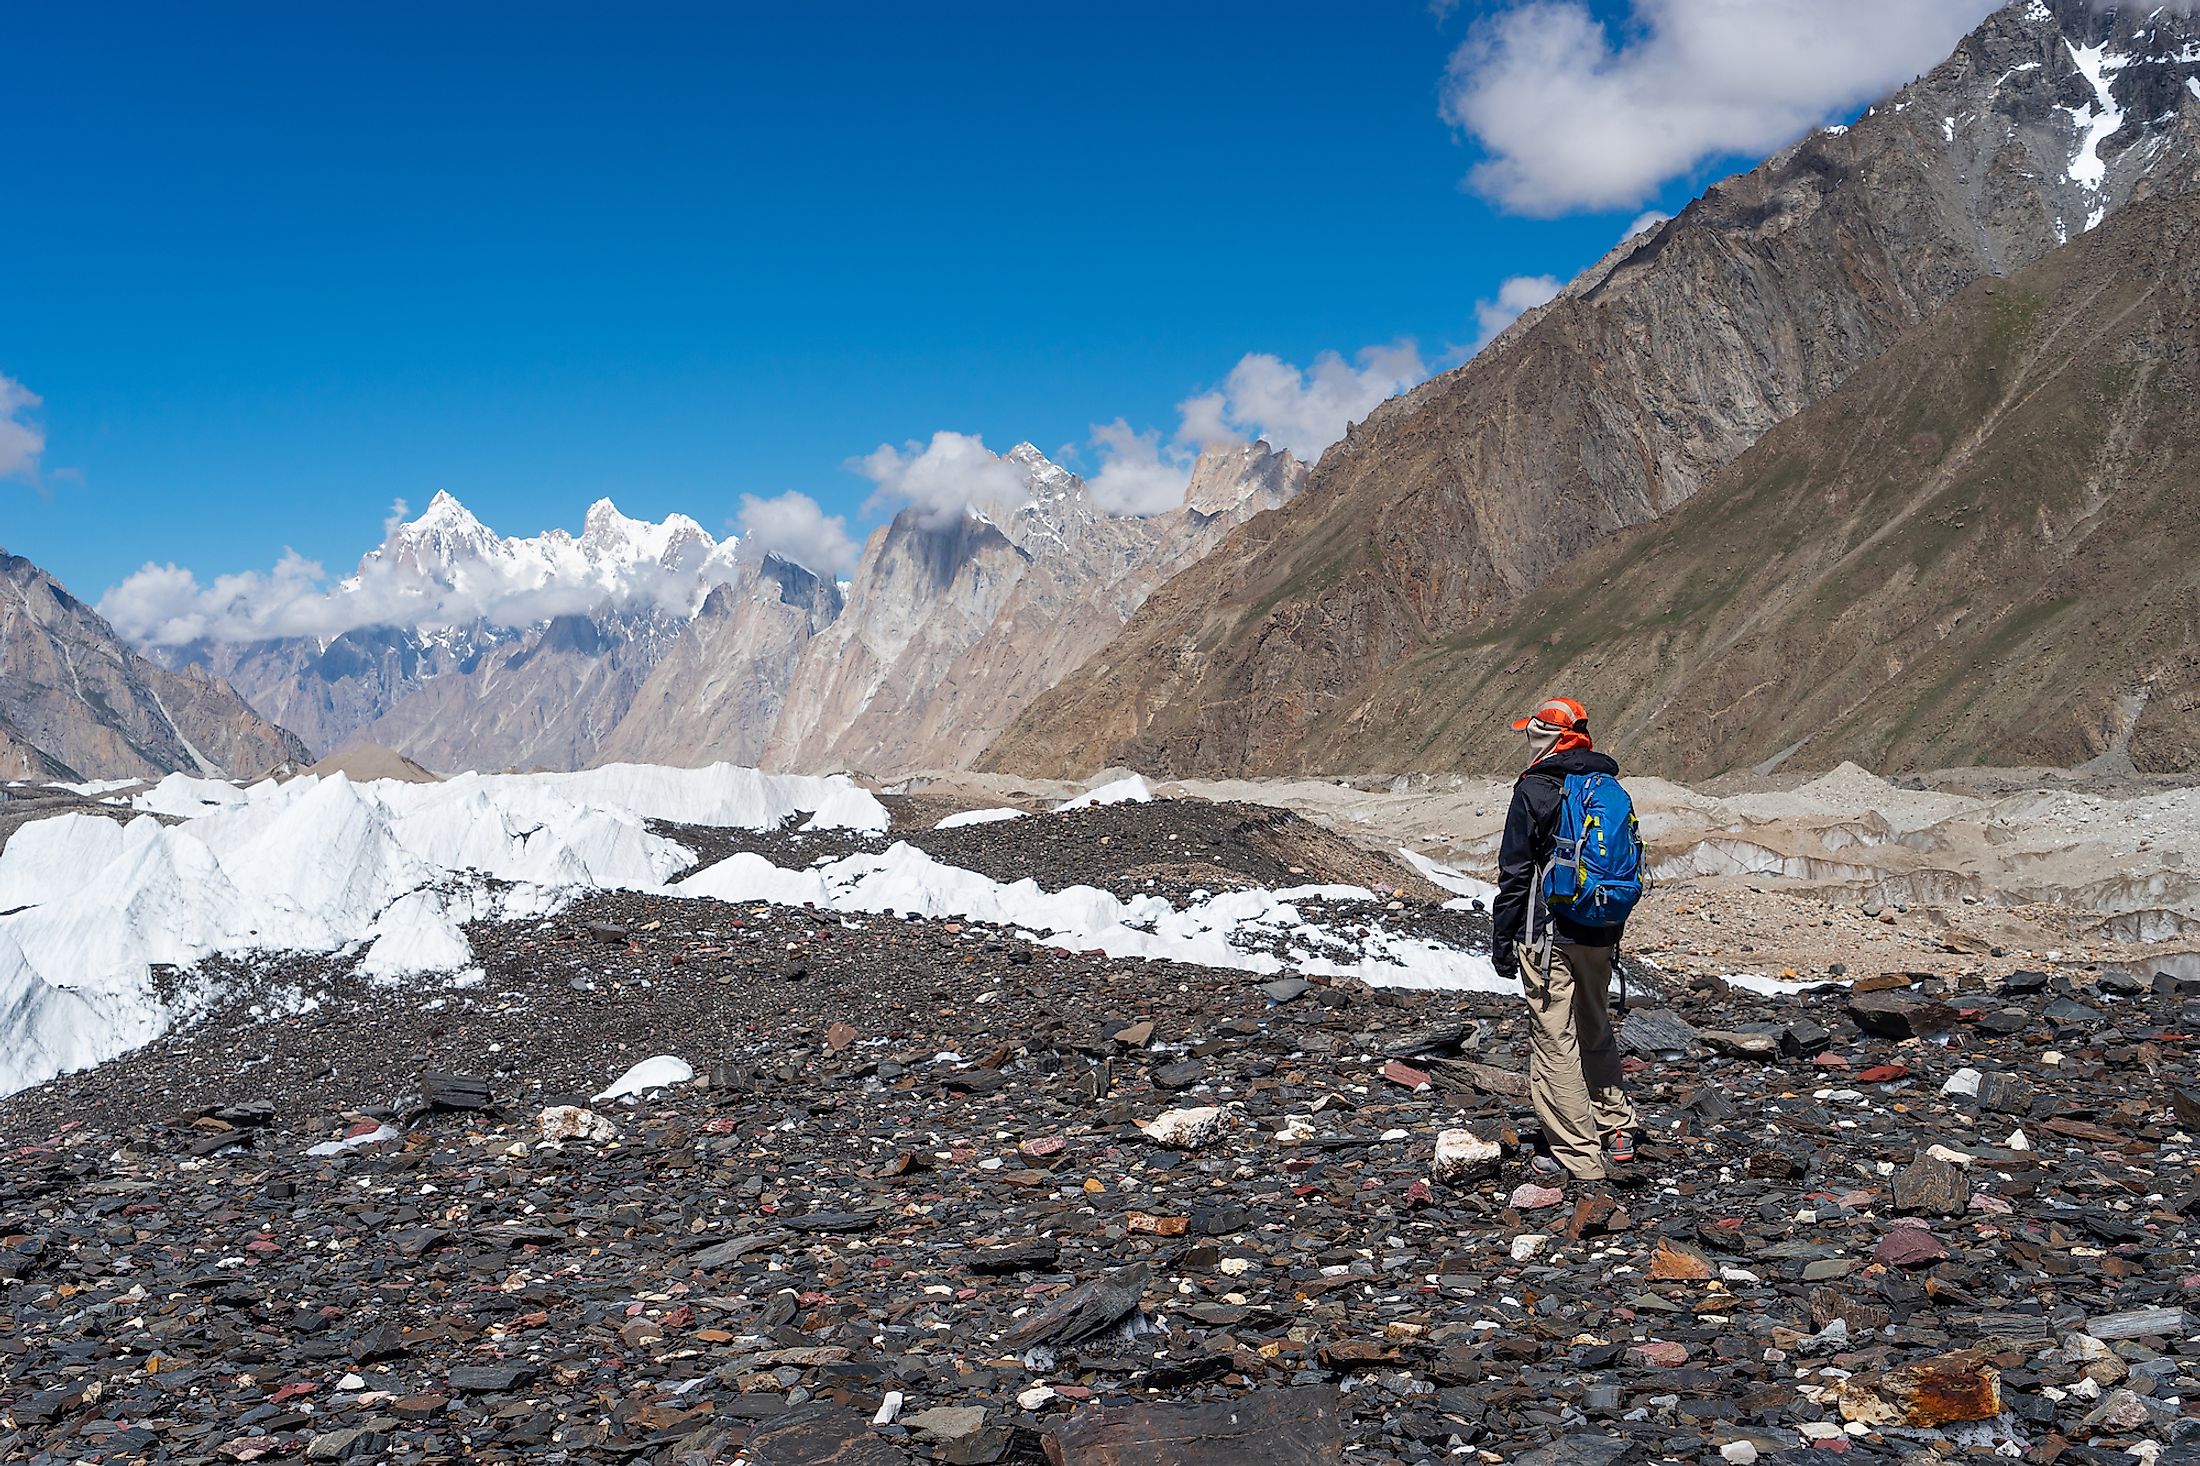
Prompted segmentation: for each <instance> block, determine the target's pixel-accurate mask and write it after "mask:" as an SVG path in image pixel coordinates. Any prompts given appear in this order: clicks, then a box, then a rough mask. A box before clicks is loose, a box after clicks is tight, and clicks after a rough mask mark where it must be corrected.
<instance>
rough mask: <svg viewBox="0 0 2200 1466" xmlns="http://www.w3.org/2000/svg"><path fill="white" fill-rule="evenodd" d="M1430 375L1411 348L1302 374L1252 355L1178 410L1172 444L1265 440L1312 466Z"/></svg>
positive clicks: (1330, 359) (1365, 353) (1317, 366)
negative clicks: (1352, 430) (1360, 424)
mask: <svg viewBox="0 0 2200 1466" xmlns="http://www.w3.org/2000/svg"><path fill="white" fill-rule="evenodd" d="M1427 375H1428V367H1427V366H1426V364H1424V363H1423V362H1422V360H1421V353H1420V351H1419V350H1418V349H1417V348H1416V347H1415V346H1414V344H1413V343H1412V342H1410V341H1399V342H1394V343H1392V344H1391V345H1388V346H1368V347H1363V348H1361V350H1360V351H1359V352H1358V353H1357V354H1356V355H1355V356H1354V358H1353V360H1351V361H1347V360H1345V358H1344V357H1343V356H1341V355H1339V354H1338V353H1336V352H1334V351H1324V352H1322V353H1321V354H1320V355H1318V356H1316V357H1315V358H1314V361H1313V364H1312V365H1311V366H1307V367H1304V368H1301V367H1297V366H1294V365H1292V364H1291V363H1290V362H1287V361H1285V360H1283V359H1282V358H1281V357H1278V356H1273V355H1270V354H1269V353H1267V352H1249V353H1247V354H1246V355H1245V356H1243V357H1241V358H1239V360H1238V364H1237V365H1236V366H1234V367H1232V368H1230V374H1229V375H1228V376H1227V377H1225V378H1223V381H1222V385H1221V386H1220V387H1217V388H1215V389H1213V390H1212V391H1208V392H1202V393H1199V394H1198V395H1196V396H1193V397H1190V398H1187V399H1185V401H1184V402H1183V403H1181V404H1180V405H1179V407H1178V409H1177V410H1178V412H1179V414H1180V415H1181V419H1182V425H1181V426H1180V427H1179V429H1178V431H1177V441H1178V442H1180V443H1184V444H1189V445H1191V446H1194V447H1204V446H1206V445H1207V444H1209V443H1230V442H1245V441H1249V440H1251V439H1254V438H1264V439H1266V440H1267V441H1268V442H1269V443H1270V444H1271V445H1273V446H1275V447H1278V448H1287V449H1289V450H1290V451H1291V452H1292V453H1293V454H1294V455H1296V456H1297V457H1299V458H1301V459H1303V460H1305V461H1306V462H1308V463H1311V462H1313V461H1314V460H1315V459H1317V458H1319V457H1321V455H1322V450H1324V449H1326V448H1327V447H1328V446H1329V445H1330V444H1331V443H1334V442H1336V441H1337V440H1338V439H1339V438H1341V437H1343V436H1344V434H1345V429H1346V428H1348V427H1350V426H1351V425H1352V424H1354V423H1356V422H1359V421H1360V420H1361V419H1363V418H1365V417H1366V416H1367V415H1368V414H1369V413H1370V412H1373V411H1374V410H1375V408H1376V406H1377V405H1378V404H1380V403H1381V402H1383V401H1384V400H1385V399H1386V398H1390V397H1395V396H1397V395H1398V394H1399V393H1400V392H1403V391H1405V390H1406V389H1407V388H1408V387H1411V386H1413V385H1415V384H1416V383H1418V382H1419V381H1421V379H1422V378H1424V377H1426V376H1427Z"/></svg>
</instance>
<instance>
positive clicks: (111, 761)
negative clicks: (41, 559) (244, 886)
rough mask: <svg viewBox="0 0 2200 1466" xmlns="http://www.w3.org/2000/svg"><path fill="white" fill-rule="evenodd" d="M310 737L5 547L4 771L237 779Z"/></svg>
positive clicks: (290, 758) (297, 755)
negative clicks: (125, 636) (177, 668)
mask: <svg viewBox="0 0 2200 1466" xmlns="http://www.w3.org/2000/svg"><path fill="white" fill-rule="evenodd" d="M304 761H305V747H304V745H303V744H301V743H300V742H299V741H298V739H296V738H295V737H293V736H292V735H291V734H289V733H287V732H285V731H284V730H283V729H281V728H279V727H277V726H275V725H274V724H272V723H270V722H268V721H267V720H266V719H265V718H262V717H261V716H259V715H258V714H257V713H255V712H253V711H252V709H250V708H249V707H247V706H245V704H244V702H243V701H242V700H241V699H240V698H239V697H238V696H237V695H236V693H234V692H233V691H231V690H230V689H229V687H228V686H226V685H225V684H223V683H222V682H221V681H219V680H218V679H216V678H213V677H210V676H207V675H206V674H205V673H203V672H194V671H184V672H171V671H169V670H168V669H166V668H164V667H161V666H159V665H157V664H155V663H153V662H151V661H149V660H147V659H146V658H145V657H144V656H142V655H140V654H139V653H137V652H135V651H133V650H131V649H130V647H128V646H127V645H125V644H124V643H123V642H122V640H121V639H120V638H119V637H117V636H116V635H115V632H114V628H113V627H111V626H109V625H108V624H107V622H106V621H105V620H103V619H102V618H101V617H100V615H99V613H98V612H96V611H94V610H93V609H92V608H91V607H89V606H87V605H85V604H84V603H83V602H82V601H79V600H78V599H76V598H75V597H74V596H72V595H70V594H69V593H68V592H67V591H66V590H64V589H62V587H61V583H60V582H59V581H57V580H55V579H54V578H53V577H52V576H50V575H48V574H46V572H44V571H43V570H40V569H39V568H38V567H37V566H36V565H33V564H32V563H31V562H30V561H28V560H25V559H23V558H22V557H21V556H18V555H10V554H7V553H6V552H5V551H0V777H4V778H10V779H16V778H56V777H59V778H71V779H134V778H145V777H150V778H158V777H159V776H160V775H162V774H169V773H176V772H179V771H180V772H186V773H194V774H218V775H222V776H225V777H231V778H244V777H250V776H252V775H255V774H259V773H264V772H265V771H267V770H268V769H271V768H274V767H275V766H276V765H278V764H283V763H292V762H297V763H303V762H304Z"/></svg>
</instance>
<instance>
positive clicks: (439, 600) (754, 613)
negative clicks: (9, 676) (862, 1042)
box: [154, 443, 1305, 772]
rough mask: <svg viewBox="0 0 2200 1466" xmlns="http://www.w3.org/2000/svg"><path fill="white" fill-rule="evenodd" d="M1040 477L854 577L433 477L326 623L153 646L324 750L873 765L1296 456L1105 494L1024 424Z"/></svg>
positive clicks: (1117, 614) (1189, 540) (983, 704)
mask: <svg viewBox="0 0 2200 1466" xmlns="http://www.w3.org/2000/svg"><path fill="white" fill-rule="evenodd" d="M1003 461H1004V462H1005V463H1007V464H1008V465H1009V466H1011V467H1012V468H1014V469H1015V470H1016V473H1015V478H1016V480H1017V481H1018V482H1019V483H1021V484H1022V485H1023V489H1024V492H1023V493H1022V494H1020V495H1015V496H1011V497H1009V498H1006V499H999V500H986V501H982V502H980V503H977V504H974V505H973V506H972V507H971V508H970V509H969V510H968V511H967V512H965V513H963V514H961V515H960V516H956V517H952V518H950V519H949V520H948V522H946V523H937V522H935V518H934V516H931V515H927V514H921V513H918V512H916V511H914V510H912V511H906V512H904V513H902V514H901V515H899V516H897V517H896V518H895V519H894V520H893V522H892V523H890V524H889V525H887V526H886V527H885V528H883V529H881V530H880V531H878V532H877V533H876V534H874V535H873V536H872V538H871V541H870V543H869V544H868V545H867V546H866V547H865V549H864V553H863V557H862V559H861V561H860V562H859V564H858V565H857V568H856V570H855V572H854V574H853V576H852V577H851V579H850V581H849V582H848V583H847V584H846V585H841V584H837V583H835V582H834V581H832V580H829V579H826V578H823V577H821V576H819V575H816V574H814V573H812V572H811V571H810V570H808V569H806V568H804V567H803V566H800V565H796V564H794V563H792V562H791V561H789V560H786V559H784V558H782V557H780V556H778V555H774V554H768V553H764V552H761V551H759V550H757V549H756V548H754V547H753V546H751V545H748V544H746V543H744V542H742V541H740V540H738V539H735V538H728V539H726V540H723V541H720V540H716V539H714V538H713V537H712V536H711V535H710V534H709V533H708V532H706V531H705V530H704V529H703V528H702V527H701V526H700V525H699V524H697V523H696V522H695V521H694V520H692V519H689V518H687V517H685V516H682V515H674V516H672V517H671V518H670V519H668V520H666V521H665V522H663V523H661V524H653V523H648V522H645V521H640V520H634V519H629V518H627V517H626V516H624V515H622V514H620V513H619V512H618V510H617V509H616V508H615V507H614V506H613V505H612V504H611V503H610V502H609V501H608V500H605V501H600V502H598V503H597V504H595V505H594V506H592V507H591V508H590V509H589V511H588V516H587V522H586V525H585V527H584V528H583V530H582V532H581V534H580V535H579V536H577V537H576V536H573V535H569V534H567V533H565V532H564V531H562V530H551V531H549V532H547V533H545V534H541V535H537V536H533V537H530V538H519V539H507V538H504V537H501V536H499V535H498V534H497V533H496V532H495V531H493V530H491V529H490V528H488V527H487V526H486V525H484V524H482V523H481V521H480V520H478V519H476V518H475V517H474V516H473V515H472V514H471V513H469V512H468V511H467V510H466V508H465V507H464V506H463V505H461V504H460V503H459V502H458V501H457V500H456V499H454V498H452V497H451V496H450V495H448V494H439V495H437V496H436V498H435V500H434V501H433V502H432V503H430V504H429V505H428V507H427V509H426V510H425V511H424V512H422V513H421V514H420V515H419V516H418V517H417V518H415V519H412V520H410V521H407V522H404V523H400V524H397V525H395V526H393V527H392V528H391V530H390V531H389V534H388V536H387V538H386V539H385V540H384V542H383V543H382V544H381V545H379V546H377V547H376V548H375V549H373V550H370V551H368V552H367V554H366V555H365V556H364V557H362V559H361V561H360V563H359V568H358V570H357V572H356V573H355V574H353V575H352V576H350V577H348V578H347V579H345V580H344V581H343V582H341V583H340V584H339V585H338V586H337V587H335V588H334V589H333V590H332V591H331V592H329V594H328V595H327V596H326V597H325V598H324V601H323V602H322V603H320V604H317V605H313V606H308V607H305V608H303V609H301V610H296V611H294V612H293V615H294V617H299V618H303V619H308V620H311V619H314V618H320V619H324V620H325V621H326V622H327V624H328V625H329V627H330V628H331V632H330V634H328V635H325V636H324V635H287V636H271V637H262V638H255V639H248V640H213V639H203V638H202V639H199V640H195V641H191V642H187V643H184V644H182V645H178V646H174V647H167V648H160V649H156V651H155V653H154V654H155V655H157V656H159V657H160V658H161V659H162V660H163V661H164V662H166V663H167V664H169V665H170V666H173V667H178V668H195V669H200V670H202V671H203V672H206V673H210V674H212V675H214V676H218V677H220V678H223V679H226V680H227V681H228V682H229V683H230V684H231V685H233V686H234V687H236V689H237V690H238V692H239V693H240V694H241V695H242V696H243V697H244V698H245V700H246V701H247V702H249V703H250V704H252V706H254V707H255V708H257V709H259V710H260V711H261V712H262V713H264V714H265V715H266V716H267V717H269V718H270V719H272V720H274V721H275V722H277V723H280V724H281V725H283V726H284V727H287V728H290V729H292V730H293V731H295V732H296V733H297V734H298V735H299V736H300V737H301V738H302V739H303V740H304V741H305V742H306V744H307V745H308V746H309V747H310V748H312V750H313V751H314V752H315V753H316V754H321V753H327V752H330V751H332V750H335V749H338V748H341V747H343V746H345V745H346V744H351V743H361V742H368V743H378V744H383V745H386V746H388V747H391V748H394V749H396V750H398V751H399V752H401V753H404V754H406V755H407V756H409V757H411V758H413V759H416V760H418V761H419V762H421V763H423V764H425V765H427V766H428V767H430V768H437V769H460V768H550V769H567V768H578V767H582V766H585V765H588V764H593V763H599V762H604V761H609V760H629V761H643V762H658V763H670V764H702V763H710V762H714V761H717V760H726V761H729V762H736V763H761V764H764V765H766V766H769V767H787V768H794V767H800V768H805V769H817V768H827V767H836V768H838V767H854V768H861V769H865V770H869V771H875V772H895V771H900V770H905V769H915V768H929V767H949V766H955V765H959V764H964V763H967V762H968V761H969V760H970V759H972V758H974V757H976V755H977V754H978V753H979V751H980V750H982V749H983V748H984V747H985V745H986V744H987V743H988V742H989V741H991V739H992V738H993V736H994V735H995V734H997V733H998V732H999V731H1000V730H1001V728H1003V727H1004V726H1006V724H1007V722H1008V720H1009V719H1010V718H1012V717H1013V716H1014V715H1015V714H1016V712H1017V711H1018V710H1020V709H1021V708H1022V707H1023V705H1024V704H1025V703H1027V702H1029V701H1030V700H1031V699H1032V698H1033V697H1035V696H1037V695H1038V694H1039V693H1041V692H1043V691H1044V690H1045V689H1046V688H1047V687H1049V686H1051V685H1052V684H1053V682H1054V681H1055V680H1057V679H1059V678H1060V677H1063V676H1066V675H1067V674H1068V673H1069V672H1071V671H1072V670H1074V669H1075V668H1076V667H1077V666H1078V665H1079V664H1080V663H1081V662H1082V661H1083V660H1084V658H1085V657H1086V656H1088V655H1090V653H1091V652H1093V651H1094V650H1096V649H1098V648H1099V647H1101V646H1103V645H1105V644H1106V642H1107V641H1108V639H1109V638H1110V637H1111V636H1113V635H1114V634H1115V633H1116V632H1117V631H1118V630H1120V629H1121V628H1122V625H1123V623H1124V621H1125V620H1127V619H1128V617H1129V615H1130V613H1131V612H1132V611H1133V610H1135V609H1136V608H1137V606H1138V604H1139V602H1140V601H1141V600H1143V599H1144V597H1145V596H1146V595H1147V594H1148V593H1149V592H1151V591H1152V589H1153V588H1154V587H1155V586H1157V585H1159V584H1160V583H1161V582H1162V581H1163V580H1165V579H1166V578H1168V576H1169V575H1171V574H1173V573H1174V572H1176V571H1177V570H1180V569H1182V568H1183V567H1184V566H1185V565H1187V564H1189V563H1191V561H1193V560H1195V559H1197V558H1198V556H1199V555H1201V554H1203V553H1204V552H1205V551H1206V550H1207V549H1209V548H1211V547H1212V546H1213V545H1214V544H1215V543H1216V542H1217V541H1219V540H1220V539H1221V537H1222V535H1223V534H1224V533H1226V532H1227V531H1228V530H1229V529H1231V528H1232V527H1234V526H1235V525H1236V524H1238V523H1239V522H1241V521H1242V520H1243V519H1245V518H1246V517H1248V516H1250V515H1252V514H1255V513H1258V512H1259V511H1260V510H1262V509H1266V508H1271V507H1274V506H1275V505H1277V504H1280V503H1282V502H1284V501H1285V500H1286V499H1288V498H1289V497H1290V496H1291V495H1292V494H1293V493H1294V492H1296V490H1297V488H1298V486H1299V484H1300V483H1301V482H1302V481H1303V479H1304V477H1305V470H1304V468H1303V466H1302V465H1300V464H1299V463H1298V461H1297V460H1296V459H1294V458H1292V457H1291V456H1290V455H1289V454H1288V453H1280V452H1274V451H1271V450H1270V449H1268V448H1267V447H1266V446H1265V445H1261V444H1252V445H1246V446H1242V447H1230V448H1222V449H1217V450H1215V451H1213V452H1210V453H1208V454H1206V455H1205V456H1203V457H1202V458H1201V459H1200V460H1199V462H1198V463H1197V465H1196V466H1195V468H1194V470H1193V473H1192V477H1191V483H1190V485H1189V487H1188V489H1187V491H1186V495H1185V502H1184V504H1183V505H1181V506H1180V507H1178V508H1176V509H1174V510H1170V511H1168V512H1166V513H1163V514H1158V515H1153V516H1150V517H1143V518H1134V517H1125V516H1118V515H1111V514H1108V513H1105V512H1103V511H1102V510H1101V509H1100V508H1099V506H1097V505H1096V504H1095V503H1094V502H1093V500H1092V497H1091V496H1090V494H1088V493H1087V491H1086V489H1085V485H1084V483H1083V481H1082V480H1081V479H1079V478H1078V477H1077V475H1075V474H1073V473H1071V472H1069V471H1068V470H1066V469H1063V468H1061V467H1060V466H1058V465H1056V464H1054V463H1052V462H1050V461H1049V460H1048V459H1047V458H1046V457H1045V456H1044V455H1043V454H1041V453H1040V452H1039V451H1038V450H1037V449H1036V448H1033V447H1032V446H1031V445H1030V444H1028V443H1027V444H1022V445H1019V446H1018V447H1017V448H1015V449H1014V450H1012V451H1011V452H1009V453H1008V454H1006V455H1004V456H1003Z"/></svg>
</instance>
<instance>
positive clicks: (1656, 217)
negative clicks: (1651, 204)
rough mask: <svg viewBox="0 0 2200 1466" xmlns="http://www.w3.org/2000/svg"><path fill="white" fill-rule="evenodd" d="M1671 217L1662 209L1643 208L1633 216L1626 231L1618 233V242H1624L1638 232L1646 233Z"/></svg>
mask: <svg viewBox="0 0 2200 1466" xmlns="http://www.w3.org/2000/svg"><path fill="white" fill-rule="evenodd" d="M1672 217H1673V216H1672V215H1671V214H1668V213H1667V212H1665V210H1663V209H1645V210H1643V211H1642V212H1641V213H1639V214H1637V215H1636V216H1635V222H1634V223H1632V224H1630V225H1628V226H1627V232H1626V233H1624V234H1622V235H1620V242H1621V243H1622V244H1624V243H1626V242H1627V241H1628V240H1630V239H1633V238H1634V237H1635V236H1636V235H1638V234H1647V233H1649V232H1650V231H1651V230H1653V229H1655V228H1657V227H1658V226H1659V225H1660V224H1663V223H1665V222H1666V221H1667V220H1669V219H1671V218H1672Z"/></svg>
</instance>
